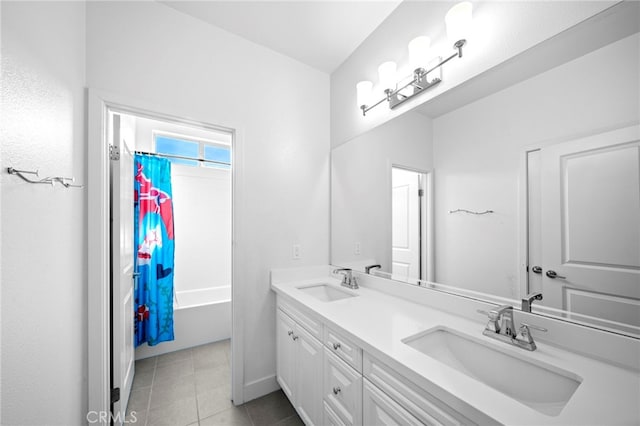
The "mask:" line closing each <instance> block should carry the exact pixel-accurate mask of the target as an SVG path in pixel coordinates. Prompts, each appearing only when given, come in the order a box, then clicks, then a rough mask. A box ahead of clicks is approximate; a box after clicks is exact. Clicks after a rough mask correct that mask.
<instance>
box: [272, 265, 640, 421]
mask: <svg viewBox="0 0 640 426" xmlns="http://www.w3.org/2000/svg"><path fill="white" fill-rule="evenodd" d="M332 270H333V268H332V267H331V266H328V265H327V266H319V267H309V268H295V269H279V270H273V271H272V272H271V287H272V289H273V290H274V291H275V293H276V294H277V311H276V321H277V325H276V340H277V380H278V383H279V384H280V386H281V387H282V389H283V391H284V392H285V394H286V395H287V397H288V398H289V399H290V401H291V402H292V404H293V405H294V407H295V408H296V410H297V412H298V414H299V415H300V417H301V418H302V419H303V420H304V422H305V423H306V424H308V425H312V424H313V425H363V424H364V425H381V424H402V425H413V424H415V425H421V424H429V425H460V424H465V425H466V424H480V425H487V424H535V425H542V424H548V425H566V424H581V425H587V424H609V425H613V424H638V423H640V410H639V408H638V401H640V365H639V364H640V361H639V358H638V355H639V354H640V342H639V341H638V340H636V339H632V338H628V337H624V336H617V335H612V334H611V333H604V332H602V331H600V330H593V329H587V328H586V327H582V326H579V325H575V324H568V323H565V322H562V321H558V320H554V319H548V318H547V319H544V318H542V317H538V318H536V317H535V316H531V317H528V316H527V314H523V313H520V311H517V312H514V314H515V315H514V322H515V323H517V324H520V323H522V322H523V321H525V320H526V322H527V323H529V324H531V325H534V326H535V325H536V322H537V325H538V326H539V328H542V326H544V327H545V328H546V329H548V332H546V333H545V332H542V331H539V330H536V329H535V328H533V329H532V330H531V333H532V336H533V337H534V338H535V340H536V344H537V349H536V350H534V351H527V350H524V349H522V348H520V347H517V346H515V345H511V344H509V343H505V342H501V341H498V340H496V339H491V338H489V337H486V336H484V335H483V330H484V329H485V327H486V323H487V315H486V312H485V313H478V311H488V310H491V309H492V308H494V306H492V305H490V304H488V303H486V302H481V301H476V300H471V299H465V298H461V297H458V296H453V295H448V294H444V293H441V292H438V291H434V290H429V289H425V288H418V287H416V286H409V285H406V284H404V285H403V284H401V283H397V282H393V281H390V280H386V279H383V278H378V277H373V276H371V275H365V274H361V273H354V276H355V277H356V278H357V279H358V283H359V284H360V287H359V288H358V289H355V290H354V289H350V288H346V287H344V286H341V285H340V279H339V278H338V276H337V275H332V274H331V272H332ZM394 286H395V287H397V288H393V289H392V292H393V295H392V294H390V292H387V291H386V289H387V288H391V287H394ZM517 324H516V325H517ZM607 351H609V352H607ZM609 353H610V354H615V353H618V354H622V355H611V356H609Z"/></svg>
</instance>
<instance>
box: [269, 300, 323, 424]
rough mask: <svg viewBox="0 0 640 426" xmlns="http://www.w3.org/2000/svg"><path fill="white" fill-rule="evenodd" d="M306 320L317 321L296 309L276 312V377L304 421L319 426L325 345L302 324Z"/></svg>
mask: <svg viewBox="0 0 640 426" xmlns="http://www.w3.org/2000/svg"><path fill="white" fill-rule="evenodd" d="M285 309H286V308H285ZM294 318H295V319H294ZM296 319H301V321H300V322H298V321H296ZM305 320H306V322H307V323H311V324H313V323H315V321H314V320H313V319H311V318H309V317H308V316H305V315H303V314H301V313H300V312H299V311H296V310H293V309H291V310H286V311H285V310H283V309H282V308H280V309H278V311H277V326H276V347H277V365H276V369H277V380H278V383H279V384H280V386H281V387H282V390H283V391H284V393H285V394H286V395H287V397H288V398H289V400H290V401H291V403H292V404H293V406H294V407H295V409H296V411H297V412H298V414H299V415H300V417H301V418H302V420H303V421H304V422H305V424H307V425H308V426H312V425H318V426H319V425H321V424H322V420H323V405H322V358H323V345H322V342H321V341H320V340H318V338H317V337H314V336H313V334H312V333H311V332H309V330H307V329H305V327H303V326H302V325H301V323H305ZM319 326H320V330H321V327H322V325H321V324H320V323H319ZM312 331H313V330H312Z"/></svg>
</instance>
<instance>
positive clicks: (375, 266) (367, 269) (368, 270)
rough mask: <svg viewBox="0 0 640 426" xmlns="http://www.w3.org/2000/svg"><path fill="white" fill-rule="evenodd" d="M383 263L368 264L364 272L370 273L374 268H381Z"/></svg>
mask: <svg viewBox="0 0 640 426" xmlns="http://www.w3.org/2000/svg"><path fill="white" fill-rule="evenodd" d="M380 268H382V265H368V266H365V267H364V273H365V274H370V273H371V270H372V269H380Z"/></svg>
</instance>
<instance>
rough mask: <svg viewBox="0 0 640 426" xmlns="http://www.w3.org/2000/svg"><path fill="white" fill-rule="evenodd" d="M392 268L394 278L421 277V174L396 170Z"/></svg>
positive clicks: (393, 174) (393, 200)
mask: <svg viewBox="0 0 640 426" xmlns="http://www.w3.org/2000/svg"><path fill="white" fill-rule="evenodd" d="M391 173H392V175H391V178H392V197H391V206H392V207H391V209H392V214H391V217H392V228H391V229H392V235H391V237H392V238H391V240H392V253H391V255H392V260H391V264H392V270H391V273H392V274H393V276H394V278H398V279H406V278H422V276H421V238H420V236H421V228H420V226H421V223H420V217H421V211H420V207H421V197H422V196H423V193H424V191H422V188H421V186H420V183H421V174H420V173H416V172H413V171H409V170H405V169H401V168H396V167H394V168H393V169H392V172H391Z"/></svg>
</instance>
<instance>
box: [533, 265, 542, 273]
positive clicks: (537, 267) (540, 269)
mask: <svg viewBox="0 0 640 426" xmlns="http://www.w3.org/2000/svg"><path fill="white" fill-rule="evenodd" d="M531 272H533V273H534V274H541V273H542V268H541V267H539V266H534V267H532V268H531Z"/></svg>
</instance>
